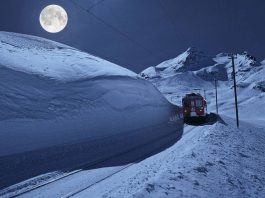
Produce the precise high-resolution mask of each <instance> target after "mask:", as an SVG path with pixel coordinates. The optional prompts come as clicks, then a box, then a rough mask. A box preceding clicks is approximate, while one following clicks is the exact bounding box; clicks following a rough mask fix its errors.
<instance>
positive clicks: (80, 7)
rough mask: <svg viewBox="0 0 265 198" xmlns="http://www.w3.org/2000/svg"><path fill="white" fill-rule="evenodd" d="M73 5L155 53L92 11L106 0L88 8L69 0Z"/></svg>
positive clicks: (147, 50)
mask: <svg viewBox="0 0 265 198" xmlns="http://www.w3.org/2000/svg"><path fill="white" fill-rule="evenodd" d="M69 1H70V2H71V3H72V4H73V5H75V6H76V7H77V8H79V9H80V10H82V11H84V12H86V13H87V14H89V15H90V16H92V17H93V18H95V19H96V20H97V21H99V22H100V23H102V24H103V25H105V26H107V27H108V28H110V29H112V30H113V31H114V32H116V33H117V34H119V35H121V36H122V37H124V38H125V39H127V40H128V41H130V42H131V43H133V44H134V45H137V46H138V47H140V48H142V49H143V50H144V51H146V52H147V53H148V54H150V55H155V54H154V53H153V52H152V51H151V50H149V49H148V48H146V47H145V46H144V45H142V44H141V43H140V42H138V41H137V40H135V39H133V38H131V37H130V36H129V35H128V34H126V33H125V32H123V31H121V30H120V29H118V28H117V27H115V26H113V25H111V24H110V23H108V22H107V21H105V20H103V19H102V18H100V17H98V16H97V15H95V14H94V13H93V12H92V9H93V8H95V7H96V6H98V5H99V4H101V3H103V2H104V1H106V0H101V1H98V2H97V3H95V4H93V5H92V6H90V7H89V8H88V9H86V8H84V7H83V6H81V5H80V4H78V3H77V2H76V0H69Z"/></svg>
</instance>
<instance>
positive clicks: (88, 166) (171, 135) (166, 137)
mask: <svg viewBox="0 0 265 198" xmlns="http://www.w3.org/2000/svg"><path fill="white" fill-rule="evenodd" d="M176 133H177V131H173V132H171V133H168V134H165V135H163V136H161V137H158V138H156V139H155V140H152V141H149V142H147V143H145V144H142V145H139V146H137V147H134V148H132V149H128V150H126V151H123V152H120V153H117V154H115V155H112V156H109V157H108V158H105V159H101V160H97V161H94V162H90V163H88V164H83V165H82V166H79V167H77V168H76V169H75V170H73V171H71V172H69V173H66V174H63V175H62V176H59V177H56V178H53V179H51V180H48V181H46V182H44V183H41V184H39V185H36V186H33V187H32V188H28V189H25V190H23V189H21V190H20V191H18V192H15V191H14V192H12V191H11V192H7V194H1V193H0V196H3V197H8V198H14V197H20V196H24V195H25V196H26V195H27V194H29V193H31V192H33V191H36V190H39V189H41V188H43V187H45V186H48V185H51V184H54V183H56V182H58V181H61V180H64V179H66V178H70V177H71V176H74V175H75V174H78V173H80V172H81V171H83V170H84V169H87V170H89V169H91V168H92V167H94V166H95V165H100V164H102V163H105V162H107V161H109V160H113V159H115V158H119V157H122V156H125V155H128V154H129V153H132V152H135V151H137V150H141V149H144V148H145V147H148V146H150V145H152V144H158V143H159V142H163V143H162V144H158V145H159V146H158V147H157V148H155V149H154V150H152V151H150V152H148V153H146V154H145V155H142V156H140V157H138V158H137V159H135V162H138V161H140V159H144V158H146V157H148V156H150V155H152V154H154V153H156V152H157V151H158V150H160V149H161V148H164V147H165V146H167V145H169V144H171V143H174V142H176V141H177V139H176V138H174V137H176ZM132 165H133V164H129V165H126V166H123V167H121V168H120V169H118V170H115V171H113V172H111V173H110V174H108V175H107V176H105V177H103V178H101V179H99V180H97V181H95V182H94V183H92V184H89V185H88V186H85V187H82V188H80V189H77V190H75V191H73V192H70V193H68V194H66V195H65V196H61V197H64V198H68V197H72V196H74V195H77V194H78V193H80V192H83V191H84V190H87V189H89V188H91V187H92V186H94V185H96V184H97V183H99V182H101V181H104V180H106V179H108V178H109V177H112V176H113V175H115V174H118V173H119V172H122V171H123V170H125V169H128V168H129V167H130V166H132Z"/></svg>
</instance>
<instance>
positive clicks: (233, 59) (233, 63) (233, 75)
mask: <svg viewBox="0 0 265 198" xmlns="http://www.w3.org/2000/svg"><path fill="white" fill-rule="evenodd" d="M230 57H231V59H232V67H233V73H232V77H233V80H234V94H235V106H236V126H237V128H238V127H239V118H238V103H237V89H236V71H235V57H234V54H231V55H230Z"/></svg>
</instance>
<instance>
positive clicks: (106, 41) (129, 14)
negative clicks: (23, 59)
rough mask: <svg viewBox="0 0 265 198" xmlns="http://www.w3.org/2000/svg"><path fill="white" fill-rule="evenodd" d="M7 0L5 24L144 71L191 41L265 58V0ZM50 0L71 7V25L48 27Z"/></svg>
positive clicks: (212, 50)
mask: <svg viewBox="0 0 265 198" xmlns="http://www.w3.org/2000/svg"><path fill="white" fill-rule="evenodd" d="M74 1H75V2H76V3H78V4H79V5H81V6H82V7H84V8H90V7H91V6H92V5H94V4H95V3H97V2H98V4H97V6H95V7H94V8H93V9H91V10H90V12H92V13H93V14H94V15H96V16H97V17H98V18H100V19H102V20H103V22H102V21H100V20H99V19H96V18H95V17H93V16H92V15H91V14H88V13H87V12H85V11H83V10H81V9H80V8H78V7H76V6H75V5H74V4H72V3H71V2H70V1H69V0H2V1H1V5H0V30H1V31H10V32H18V33H24V34H31V35H36V36H40V37H44V38H48V39H51V40H55V41H58V42H61V43H64V44H67V45H70V46H73V47H76V48H78V49H81V50H84V51H86V52H88V53H91V54H94V55H97V56H100V57H102V58H104V59H107V60H109V61H112V62H114V63H117V64H119V65H121V66H124V67H127V68H129V69H131V70H133V71H135V72H140V71H141V70H143V69H145V68H146V67H148V66H151V65H157V64H158V63H160V62H162V61H164V60H166V59H169V58H173V57H176V56H177V55H178V54H179V53H181V52H183V51H185V50H186V49H187V48H188V47H189V46H194V47H198V48H199V49H201V50H203V51H205V52H206V53H208V54H216V53H219V52H234V53H237V52H243V51H248V52H249V53H250V54H252V55H254V56H256V57H257V58H258V59H259V60H263V59H265V1H264V0H105V1H104V0H103V1H102V0H74ZM48 4H58V5H61V6H63V7H64V8H65V9H66V11H67V12H68V17H69V22H68V26H67V28H66V29H65V30H64V31H62V32H61V33H58V34H50V33H47V32H45V31H44V30H43V29H42V28H41V26H40V24H39V14H40V12H41V10H42V9H43V8H44V7H45V6H47V5H48Z"/></svg>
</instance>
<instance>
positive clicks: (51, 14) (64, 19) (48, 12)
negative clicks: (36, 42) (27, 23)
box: [40, 5, 68, 33]
mask: <svg viewBox="0 0 265 198" xmlns="http://www.w3.org/2000/svg"><path fill="white" fill-rule="evenodd" d="M67 23H68V15H67V12H66V11H65V10H64V9H63V8H62V7H61V6H58V5H49V6H47V7H45V8H44V9H43V10H42V12H41V13H40V24H41V26H42V28H43V29H44V30H46V31H47V32H50V33H58V32H61V31H62V30H63V29H64V28H65V27H66V25H67Z"/></svg>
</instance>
